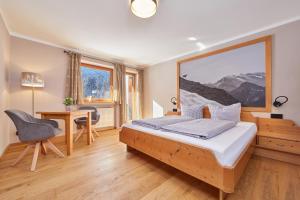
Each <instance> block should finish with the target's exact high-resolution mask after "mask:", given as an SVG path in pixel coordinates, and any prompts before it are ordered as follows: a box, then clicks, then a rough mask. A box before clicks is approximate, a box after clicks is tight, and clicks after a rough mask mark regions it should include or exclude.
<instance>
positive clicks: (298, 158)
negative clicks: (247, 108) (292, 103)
mask: <svg viewBox="0 0 300 200" xmlns="http://www.w3.org/2000/svg"><path fill="white" fill-rule="evenodd" d="M255 154H256V155H259V156H263V157H268V158H272V159H275V160H280V161H283V162H289V163H292V164H297V165H300V127H298V126H295V124H294V122H293V121H291V120H284V119H265V118H258V132H257V140H256V149H255Z"/></svg>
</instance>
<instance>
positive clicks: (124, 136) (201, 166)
mask: <svg viewBox="0 0 300 200" xmlns="http://www.w3.org/2000/svg"><path fill="white" fill-rule="evenodd" d="M178 114H180V113H178ZM203 115H204V117H205V118H210V113H209V111H208V109H207V108H205V109H204V111H203ZM241 121H248V122H254V123H257V119H256V118H255V117H253V115H252V114H251V113H250V112H242V113H241ZM120 141H121V142H123V143H125V144H127V150H128V151H130V150H133V149H136V150H138V151H140V152H143V153H145V154H147V155H149V156H151V157H153V158H156V159H158V160H160V161H162V162H164V163H166V164H168V165H170V166H172V167H174V168H176V169H178V170H180V171H183V172H185V173H187V174H189V175H191V176H193V177H195V178H197V179H199V180H202V181H204V182H206V183H208V184H210V185H212V186H215V187H217V188H218V189H219V199H220V200H221V199H224V198H225V195H226V193H233V192H234V188H235V186H236V185H237V183H238V181H239V178H240V177H241V175H242V173H243V171H244V169H245V168H246V166H247V162H248V161H249V159H250V157H251V155H252V153H253V151H254V148H255V139H254V140H253V141H251V142H249V144H248V145H247V147H246V148H245V149H244V151H243V152H242V153H241V155H240V156H239V158H238V159H237V161H236V162H235V163H234V166H233V167H232V168H229V167H223V166H222V165H221V164H220V163H219V162H218V160H217V159H216V158H215V156H214V154H213V152H212V151H210V150H209V149H205V148H200V147H198V146H193V145H190V144H186V143H182V142H178V141H175V140H171V139H167V138H163V137H160V136H156V135H152V134H149V133H146V132H142V131H138V130H134V129H130V128H127V127H123V128H122V130H121V131H120Z"/></svg>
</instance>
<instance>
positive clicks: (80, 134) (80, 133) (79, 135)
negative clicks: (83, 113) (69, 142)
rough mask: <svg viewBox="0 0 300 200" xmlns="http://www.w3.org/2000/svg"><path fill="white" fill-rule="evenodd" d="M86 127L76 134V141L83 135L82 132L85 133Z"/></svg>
mask: <svg viewBox="0 0 300 200" xmlns="http://www.w3.org/2000/svg"><path fill="white" fill-rule="evenodd" d="M84 129H85V128H82V129H81V130H80V132H79V133H78V135H77V136H76V138H75V140H74V141H75V142H77V140H78V139H79V138H80V137H81V136H82V134H83V132H84Z"/></svg>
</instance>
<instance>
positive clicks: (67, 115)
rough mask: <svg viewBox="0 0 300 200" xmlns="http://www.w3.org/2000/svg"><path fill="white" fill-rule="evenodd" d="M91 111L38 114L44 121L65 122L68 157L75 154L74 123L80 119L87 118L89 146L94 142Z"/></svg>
mask: <svg viewBox="0 0 300 200" xmlns="http://www.w3.org/2000/svg"><path fill="white" fill-rule="evenodd" d="M91 112H92V111H89V110H76V111H62V112H37V114H40V115H41V118H42V119H62V120H64V121H65V129H66V130H65V141H66V144H67V155H68V156H69V155H71V154H72V152H73V121H74V119H76V118H79V117H87V123H86V128H87V131H88V133H87V144H88V145H90V144H91V142H92V140H91V139H92V137H91V134H92V131H91V124H92V116H91Z"/></svg>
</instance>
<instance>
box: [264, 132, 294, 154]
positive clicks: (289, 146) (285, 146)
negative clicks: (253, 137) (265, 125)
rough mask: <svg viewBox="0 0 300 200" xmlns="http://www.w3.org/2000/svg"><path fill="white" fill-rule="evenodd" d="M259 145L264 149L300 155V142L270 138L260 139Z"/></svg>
mask: <svg viewBox="0 0 300 200" xmlns="http://www.w3.org/2000/svg"><path fill="white" fill-rule="evenodd" d="M258 145H259V146H261V147H264V148H268V149H273V150H278V151H284V152H289V153H295V154H300V142H299V141H291V140H283V139H276V138H270V137H261V136H260V137H258Z"/></svg>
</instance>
